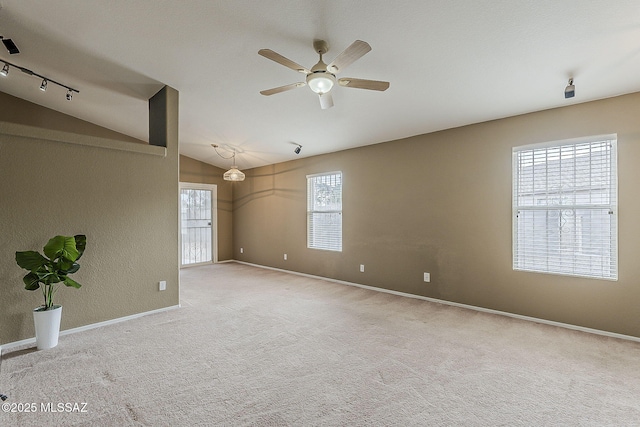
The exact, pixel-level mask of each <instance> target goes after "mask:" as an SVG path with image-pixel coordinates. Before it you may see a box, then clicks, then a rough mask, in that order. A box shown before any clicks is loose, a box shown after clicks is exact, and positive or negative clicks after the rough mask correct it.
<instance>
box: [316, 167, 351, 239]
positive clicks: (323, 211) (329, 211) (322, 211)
mask: <svg viewBox="0 0 640 427" xmlns="http://www.w3.org/2000/svg"><path fill="white" fill-rule="evenodd" d="M334 175H339V180H340V197H339V199H340V206H339V209H318V207H317V206H316V205H315V204H314V205H313V206H312V202H313V200H312V193H311V191H312V185H316V181H315V180H316V179H318V178H321V177H331V176H334ZM343 189H344V174H343V173H342V171H332V172H322V173H316V174H311V175H307V248H308V249H315V250H324V251H330V252H342V211H343V209H342V198H343ZM315 191H316V189H315V188H313V192H314V194H315ZM319 214H327V215H332V214H337V215H338V217H339V218H340V221H339V226H338V227H339V235H338V236H337V237H338V238H337V241H336V242H334V243H335V244H336V246H333V247H332V246H331V243H332V242H331V239H327V240H322V239H319V240H316V239H314V238H313V231H314V229H313V223H314V221H313V217H314V216H315V215H319ZM323 243H324V244H323Z"/></svg>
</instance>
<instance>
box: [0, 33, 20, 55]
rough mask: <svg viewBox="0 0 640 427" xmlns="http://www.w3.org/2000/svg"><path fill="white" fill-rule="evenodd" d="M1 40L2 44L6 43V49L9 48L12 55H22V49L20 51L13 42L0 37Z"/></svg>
mask: <svg viewBox="0 0 640 427" xmlns="http://www.w3.org/2000/svg"><path fill="white" fill-rule="evenodd" d="M0 39H2V43H4V47H6V48H7V50H8V51H9V54H10V55H15V54H16V53H20V49H18V46H16V44H15V43H14V42H13V40H11V39H5V38H4V37H2V36H0Z"/></svg>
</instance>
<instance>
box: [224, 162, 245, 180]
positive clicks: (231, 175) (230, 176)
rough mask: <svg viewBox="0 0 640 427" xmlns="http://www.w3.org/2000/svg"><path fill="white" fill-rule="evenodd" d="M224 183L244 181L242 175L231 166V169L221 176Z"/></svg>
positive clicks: (236, 168) (235, 167)
mask: <svg viewBox="0 0 640 427" xmlns="http://www.w3.org/2000/svg"><path fill="white" fill-rule="evenodd" d="M222 177H223V178H224V180H225V181H244V173H242V172H241V171H240V169H238V167H237V166H235V165H233V166H231V169H229V170H228V171H226V172H225V173H224V175H222Z"/></svg>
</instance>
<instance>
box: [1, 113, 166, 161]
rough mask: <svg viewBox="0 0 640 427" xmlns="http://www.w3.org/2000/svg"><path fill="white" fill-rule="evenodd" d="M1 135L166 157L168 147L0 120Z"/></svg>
mask: <svg viewBox="0 0 640 427" xmlns="http://www.w3.org/2000/svg"><path fill="white" fill-rule="evenodd" d="M0 135H11V136H18V137H23V138H29V139H42V140H46V141H55V142H64V143H67V144H78V145H85V146H89V147H98V148H106V149H109V150H120V151H129V152H133V153H141V154H150V155H153V156H160V157H166V156H167V149H166V147H158V146H155V145H146V144H136V143H133V142H126V141H118V140H115V139H109V138H100V137H97V136H89V135H78V134H75V133H71V132H63V131H59V130H52V129H43V128H38V127H34V126H28V125H22V124H18V123H9V122H0Z"/></svg>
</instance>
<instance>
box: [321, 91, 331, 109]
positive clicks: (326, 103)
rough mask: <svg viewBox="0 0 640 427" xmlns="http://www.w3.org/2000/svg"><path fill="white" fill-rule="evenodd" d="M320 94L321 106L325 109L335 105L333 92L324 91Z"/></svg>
mask: <svg viewBox="0 0 640 427" xmlns="http://www.w3.org/2000/svg"><path fill="white" fill-rule="evenodd" d="M318 96H319V97H320V107H321V108H322V109H323V110H326V109H327V108H331V107H333V97H332V96H331V92H327V93H322V94H319V95H318Z"/></svg>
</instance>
